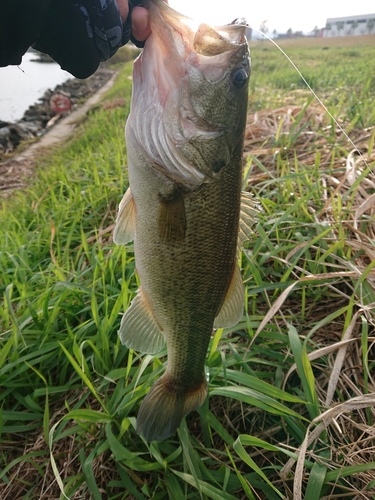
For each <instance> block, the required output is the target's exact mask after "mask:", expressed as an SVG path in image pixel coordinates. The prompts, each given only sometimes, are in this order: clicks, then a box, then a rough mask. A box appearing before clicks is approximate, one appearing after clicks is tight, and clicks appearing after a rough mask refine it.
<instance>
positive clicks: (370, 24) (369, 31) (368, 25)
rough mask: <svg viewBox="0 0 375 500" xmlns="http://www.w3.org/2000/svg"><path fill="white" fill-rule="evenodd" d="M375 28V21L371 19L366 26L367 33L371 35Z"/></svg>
mask: <svg viewBox="0 0 375 500" xmlns="http://www.w3.org/2000/svg"><path fill="white" fill-rule="evenodd" d="M374 26H375V19H369V20H368V21H367V24H366V28H367V31H368V33H369V35H370V34H371V32H372V30H373V29H374Z"/></svg>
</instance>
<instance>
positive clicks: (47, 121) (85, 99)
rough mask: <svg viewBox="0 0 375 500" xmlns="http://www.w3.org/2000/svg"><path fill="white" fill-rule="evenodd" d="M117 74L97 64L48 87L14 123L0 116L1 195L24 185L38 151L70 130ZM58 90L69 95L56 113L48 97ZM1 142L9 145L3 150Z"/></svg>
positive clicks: (109, 85) (49, 145) (54, 143)
mask: <svg viewBox="0 0 375 500" xmlns="http://www.w3.org/2000/svg"><path fill="white" fill-rule="evenodd" d="M117 74H118V72H117V71H114V70H111V69H108V68H99V69H98V70H97V71H96V72H95V73H94V74H93V75H92V76H90V77H89V78H87V79H86V80H79V79H77V78H72V79H71V80H68V81H66V82H64V83H62V84H59V85H57V86H56V87H55V88H54V89H53V90H47V91H46V92H45V94H44V95H43V97H41V98H40V99H39V100H38V102H37V103H35V104H34V105H32V106H30V107H29V108H28V109H27V110H26V111H25V113H24V115H23V117H22V119H21V120H18V121H16V122H15V123H8V122H2V121H1V120H0V198H1V197H2V198H4V197H7V196H9V195H10V194H11V193H12V192H13V191H14V190H15V189H21V188H23V187H25V186H26V185H27V181H28V179H30V177H31V176H32V175H33V172H34V166H35V162H36V157H37V155H38V154H40V153H41V151H42V150H44V149H46V148H48V147H51V146H53V145H56V144H57V143H59V142H61V141H62V140H64V139H66V138H67V137H69V136H70V135H71V134H72V133H73V131H74V128H75V124H76V122H77V120H78V119H79V118H80V117H82V116H83V115H84V114H85V113H87V111H88V110H89V109H90V108H91V107H92V106H94V105H95V104H97V103H98V101H99V100H100V99H101V97H102V96H103V94H104V93H106V92H107V91H108V90H109V89H110V88H111V87H112V85H113V83H114V81H115V79H116V76H117ZM61 92H62V93H64V94H66V95H67V96H68V97H69V100H70V102H71V109H70V110H69V111H67V112H62V113H58V112H56V111H53V110H52V109H51V106H50V99H51V96H53V95H55V94H56V93H61ZM27 140H32V141H33V142H32V143H31V144H30V145H29V146H25V145H24V146H25V147H24V148H22V150H21V151H20V152H19V153H17V149H18V147H19V146H20V145H22V144H24V142H25V141H27ZM4 144H5V146H6V147H8V149H7V150H5V151H6V152H4V149H5V147H4Z"/></svg>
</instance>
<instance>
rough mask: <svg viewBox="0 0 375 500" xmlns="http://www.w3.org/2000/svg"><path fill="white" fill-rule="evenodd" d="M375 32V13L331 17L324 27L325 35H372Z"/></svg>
mask: <svg viewBox="0 0 375 500" xmlns="http://www.w3.org/2000/svg"><path fill="white" fill-rule="evenodd" d="M372 33H375V14H364V15H362V16H349V17H330V18H328V19H327V22H326V26H325V28H324V34H323V36H324V37H332V36H352V35H371V34H372Z"/></svg>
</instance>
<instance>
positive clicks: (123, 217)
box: [113, 188, 135, 245]
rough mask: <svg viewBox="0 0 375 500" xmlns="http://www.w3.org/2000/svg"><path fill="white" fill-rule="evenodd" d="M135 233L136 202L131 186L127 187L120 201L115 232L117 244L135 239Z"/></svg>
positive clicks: (114, 238) (114, 239)
mask: <svg viewBox="0 0 375 500" xmlns="http://www.w3.org/2000/svg"><path fill="white" fill-rule="evenodd" d="M134 234H135V202H134V198H133V194H132V192H131V191H130V188H128V189H127V191H126V193H125V194H124V197H123V198H122V200H121V202H120V206H119V209H118V213H117V217H116V226H115V230H114V232H113V241H114V242H115V243H116V245H125V244H126V243H129V242H130V241H133V240H134Z"/></svg>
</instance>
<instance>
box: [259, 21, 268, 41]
mask: <svg viewBox="0 0 375 500" xmlns="http://www.w3.org/2000/svg"><path fill="white" fill-rule="evenodd" d="M266 22H267V19H266V20H265V21H262V22H261V24H260V27H259V31H260V32H261V33H262V34H263V35H266V33H267V32H268V26H266ZM265 38H267V37H265V36H262V42H264V39H265Z"/></svg>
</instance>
